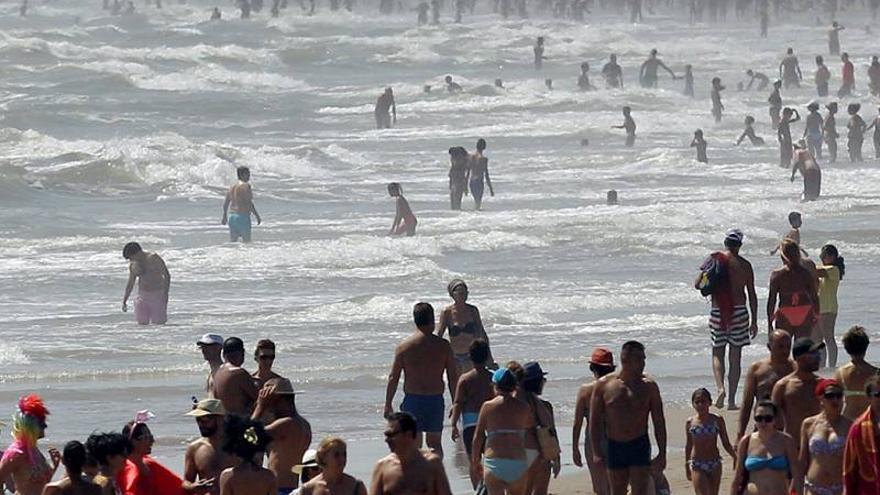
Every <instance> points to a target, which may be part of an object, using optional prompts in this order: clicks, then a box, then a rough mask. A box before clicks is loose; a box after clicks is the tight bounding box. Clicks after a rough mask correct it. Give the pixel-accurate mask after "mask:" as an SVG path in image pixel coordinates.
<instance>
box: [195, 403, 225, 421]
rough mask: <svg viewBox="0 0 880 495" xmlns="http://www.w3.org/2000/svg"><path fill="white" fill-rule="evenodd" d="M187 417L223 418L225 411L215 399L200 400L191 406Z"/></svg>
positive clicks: (221, 404)
mask: <svg viewBox="0 0 880 495" xmlns="http://www.w3.org/2000/svg"><path fill="white" fill-rule="evenodd" d="M186 415H187V416H193V417H196V418H200V417H202V416H225V415H226V409H224V408H223V403H222V402H220V401H219V400H217V399H202V400H200V401H199V402H197V403H196V404H193V408H192V411H190V412H188V413H186Z"/></svg>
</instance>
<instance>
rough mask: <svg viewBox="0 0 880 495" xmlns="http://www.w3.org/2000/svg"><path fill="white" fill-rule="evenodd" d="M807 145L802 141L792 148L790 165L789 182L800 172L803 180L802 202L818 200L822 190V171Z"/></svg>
mask: <svg viewBox="0 0 880 495" xmlns="http://www.w3.org/2000/svg"><path fill="white" fill-rule="evenodd" d="M806 148H807V143H805V142H804V140H803V139H801V140H800V141H798V143H797V144H796V145H795V146H794V159H793V160H792V164H791V182H794V176H795V173H796V172H800V173H801V176H802V177H803V178H804V192H803V193H802V194H801V200H802V201H815V200H817V199H819V194H820V193H821V190H822V170H821V169H820V168H819V164H818V163H817V162H816V159H815V158H814V157H813V155H812V153H810V152H809V151H808V150H807V149H806Z"/></svg>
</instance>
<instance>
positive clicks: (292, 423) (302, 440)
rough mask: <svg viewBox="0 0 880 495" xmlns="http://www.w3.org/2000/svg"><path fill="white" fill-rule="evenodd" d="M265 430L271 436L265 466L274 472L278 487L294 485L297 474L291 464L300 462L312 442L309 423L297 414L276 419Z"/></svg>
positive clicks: (296, 483) (292, 486) (296, 481)
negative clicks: (267, 459)
mask: <svg viewBox="0 0 880 495" xmlns="http://www.w3.org/2000/svg"><path fill="white" fill-rule="evenodd" d="M266 432H267V433H269V435H270V436H271V437H272V442H271V443H270V444H269V448H268V449H267V452H268V454H269V461H268V463H267V464H266V466H267V467H268V468H269V470H271V471H272V472H273V473H275V478H276V480H277V481H278V486H279V487H280V488H294V487H296V486H297V485H298V476H297V475H296V474H295V473H294V472H293V466H296V465H297V464H299V463H300V462H302V458H303V454H305V452H306V449H308V448H309V445H310V444H311V443H312V427H311V425H309V422H308V421H306V420H305V419H304V418H303V417H301V416H298V415H297V416H294V417H285V418H280V419H276V420H275V421H273V422H272V423H271V424H270V425H269V426H267V427H266Z"/></svg>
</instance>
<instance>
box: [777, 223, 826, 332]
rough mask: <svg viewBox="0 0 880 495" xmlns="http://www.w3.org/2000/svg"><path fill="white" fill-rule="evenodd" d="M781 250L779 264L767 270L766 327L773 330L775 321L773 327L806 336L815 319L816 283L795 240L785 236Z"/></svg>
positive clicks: (815, 321)
mask: <svg viewBox="0 0 880 495" xmlns="http://www.w3.org/2000/svg"><path fill="white" fill-rule="evenodd" d="M781 251H782V263H783V266H782V268H779V269H776V270H773V273H771V274H770V295H769V296H768V298H767V325H768V331H770V332H772V331H773V325H774V323H775V324H776V328H778V329H782V330H787V331H788V332H789V333H790V334H791V336H792V338H793V339H798V338H801V337H809V336H810V334H811V332H812V331H813V327H814V326H815V325H816V323H817V322H818V321H819V295H818V286H819V284H818V281H817V280H816V276H815V275H814V273H813V271H812V270H810V269H809V268H807V267H806V266H804V264H803V261H802V260H801V252H800V247H799V246H798V245H797V243H795V242H794V241H792V240H791V239H785V240H784V241H782V246H781ZM777 300H778V302H779V307H778V308H777V306H776V302H777Z"/></svg>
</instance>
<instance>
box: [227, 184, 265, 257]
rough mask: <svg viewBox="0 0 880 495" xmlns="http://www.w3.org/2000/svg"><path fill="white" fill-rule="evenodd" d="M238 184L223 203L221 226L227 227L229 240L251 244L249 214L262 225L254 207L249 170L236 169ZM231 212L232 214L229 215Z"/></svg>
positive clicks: (230, 190)
mask: <svg viewBox="0 0 880 495" xmlns="http://www.w3.org/2000/svg"><path fill="white" fill-rule="evenodd" d="M235 173H236V175H237V176H238V183H236V184H235V185H233V186H231V187H230V188H229V191H228V192H227V193H226V199H225V200H224V201H223V218H221V219H220V223H221V224H222V225H228V226H229V240H230V241H231V242H236V241H238V239H241V242H251V214H253V215H254V218H256V219H257V225H260V224H261V223H263V220H262V219H261V218H260V214H259V213H257V207H256V206H254V193H253V191H252V190H251V184H250V180H251V170H250V169H249V168H247V167H238V168H237V169H236V171H235ZM229 210H232V213H229Z"/></svg>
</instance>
